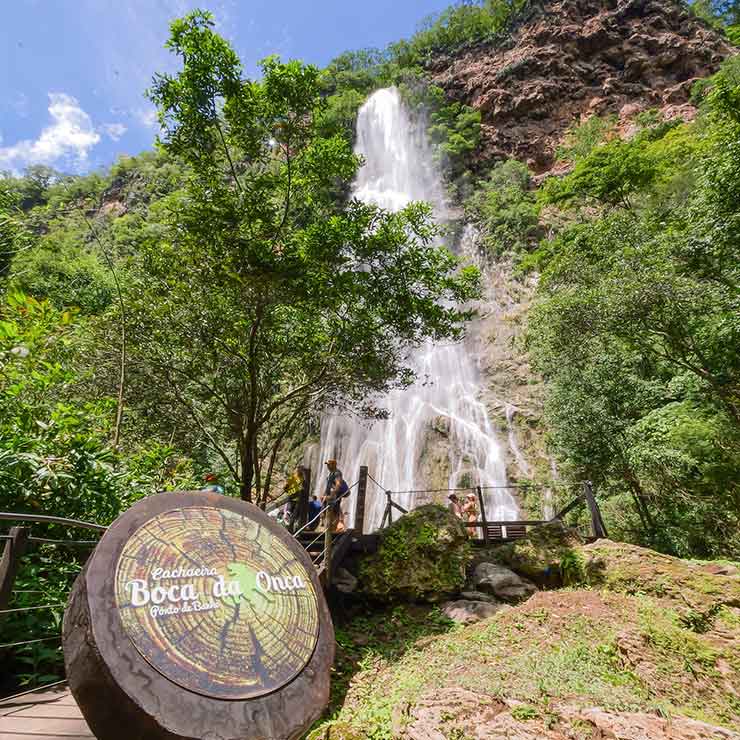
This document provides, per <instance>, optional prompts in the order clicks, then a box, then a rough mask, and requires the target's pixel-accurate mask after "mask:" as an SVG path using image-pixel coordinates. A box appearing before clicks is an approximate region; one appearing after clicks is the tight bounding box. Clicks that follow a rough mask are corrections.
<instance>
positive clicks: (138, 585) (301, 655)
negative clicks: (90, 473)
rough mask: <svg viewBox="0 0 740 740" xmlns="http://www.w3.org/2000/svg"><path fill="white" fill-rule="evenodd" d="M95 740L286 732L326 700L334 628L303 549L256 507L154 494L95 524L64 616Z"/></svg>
mask: <svg viewBox="0 0 740 740" xmlns="http://www.w3.org/2000/svg"><path fill="white" fill-rule="evenodd" d="M63 639H64V654H65V663H66V666H67V677H68V681H69V684H70V688H71V689H72V693H73V694H74V696H75V698H76V699H77V702H78V704H79V705H80V708H81V710H82V713H83V714H84V716H85V719H86V720H87V721H88V724H89V725H90V728H91V729H92V731H93V732H94V733H95V735H96V737H98V738H100V740H109V739H110V740H116V739H118V738H121V739H123V738H126V740H134V739H135V738H147V739H149V738H204V739H205V738H208V740H211V739H212V740H216V739H223V740H225V739H226V738H234V739H236V738H244V739H245V740H246V739H248V738H249V739H251V738H255V739H256V738H274V739H275V740H279V739H282V738H285V739H286V740H287V739H289V738H297V737H300V736H301V734H302V733H303V732H304V731H305V730H306V729H307V728H308V727H309V726H310V725H311V724H312V722H313V721H314V720H315V719H316V718H317V717H318V716H319V715H320V714H321V712H322V711H323V708H324V707H325V706H326V703H327V702H328V698H329V670H330V668H331V665H332V662H333V658H334V632H333V628H332V624H331V618H330V615H329V612H328V609H327V606H326V603H325V600H324V596H323V592H322V591H321V587H320V585H319V581H318V578H317V576H316V573H315V569H314V567H313V565H312V563H311V561H310V559H309V557H308V555H307V554H306V552H305V551H304V550H303V548H302V547H301V546H300V545H299V544H298V543H297V542H296V541H295V540H294V539H293V538H292V537H291V536H290V535H289V534H288V533H287V532H286V531H285V529H284V528H283V527H281V526H280V525H279V524H277V523H275V522H274V521H273V520H272V519H271V518H270V517H268V516H267V515H265V514H264V512H262V511H261V510H259V509H257V507H255V506H252V505H251V504H247V503H244V502H242V501H239V500H236V499H232V498H229V497H226V496H222V495H219V494H217V493H211V492H186V493H162V494H158V495H156V496H151V497H149V498H147V499H144V500H142V501H140V502H138V503H137V504H136V505H135V506H133V507H132V508H131V509H130V510H129V511H127V512H126V513H125V514H123V515H122V516H121V517H120V518H119V519H118V520H116V521H115V522H114V523H113V525H112V526H111V527H110V528H109V529H108V531H107V532H106V533H105V535H104V536H103V538H102V539H101V541H100V544H99V545H98V547H97V548H96V550H95V553H94V554H93V556H92V557H91V558H90V560H89V562H88V564H87V565H86V567H85V569H84V570H83V572H82V573H81V575H80V577H79V578H78V579H77V581H76V583H75V586H74V588H73V590H72V594H71V596H70V601H69V604H68V607H67V611H66V613H65V618H64V630H63Z"/></svg>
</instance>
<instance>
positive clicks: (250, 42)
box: [0, 0, 450, 172]
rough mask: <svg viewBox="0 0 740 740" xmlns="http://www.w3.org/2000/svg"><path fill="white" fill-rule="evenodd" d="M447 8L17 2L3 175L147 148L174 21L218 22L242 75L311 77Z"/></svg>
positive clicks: (3, 84)
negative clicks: (295, 72) (284, 71)
mask: <svg viewBox="0 0 740 740" xmlns="http://www.w3.org/2000/svg"><path fill="white" fill-rule="evenodd" d="M449 4H450V0H372V2H363V1H359V0H203V2H190V0H13V2H9V3H8V4H7V5H8V7H6V8H4V11H3V23H2V25H0V170H11V171H14V172H19V171H21V170H23V168H24V167H26V166H28V165H29V164H35V163H40V164H48V165H50V166H53V167H56V168H58V169H60V170H62V171H65V172H85V171H89V170H91V169H95V168H99V167H102V166H105V165H107V164H110V163H111V162H113V161H114V160H115V159H116V157H117V156H118V155H119V154H136V153H137V152H140V151H142V150H143V149H147V148H149V147H150V146H151V145H152V142H153V140H154V136H155V134H156V126H155V121H154V118H153V109H152V107H151V105H150V104H149V103H148V101H147V100H146V99H145V98H144V95H143V92H144V90H145V89H146V88H147V87H148V85H149V82H150V80H151V76H152V74H153V73H154V72H162V71H172V70H173V69H174V66H173V65H174V59H173V58H172V56H171V55H170V54H169V52H167V51H166V50H165V49H164V48H163V45H164V42H165V40H166V38H167V34H168V24H169V21H170V20H171V19H172V18H174V17H176V16H178V15H182V14H184V13H186V12H187V11H188V10H190V9H192V8H193V7H201V8H206V9H208V10H210V11H212V12H213V13H214V15H215V16H216V20H217V22H218V30H219V32H220V33H221V34H222V35H224V36H225V37H226V38H228V39H229V41H230V42H231V43H232V44H233V45H234V47H235V48H236V50H237V52H238V53H239V55H240V56H241V58H242V61H243V62H244V64H245V66H246V69H247V72H248V74H254V73H255V71H256V69H257V62H258V60H260V59H262V58H263V57H265V56H267V55H268V54H273V53H276V54H279V55H280V56H282V57H283V58H284V59H288V58H297V59H303V60H305V61H307V62H311V63H314V64H318V65H324V64H326V63H327V62H328V61H329V60H330V59H331V58H332V57H334V56H336V55H337V54H339V53H341V52H342V51H345V50H347V49H358V48H363V47H368V46H381V47H382V46H385V45H386V44H387V43H388V42H390V41H395V40H397V39H399V38H402V37H407V36H409V35H410V34H411V33H413V31H414V30H415V28H416V26H417V24H418V23H419V21H420V20H422V18H424V17H425V16H426V15H428V14H430V13H434V12H438V11H440V10H442V9H443V8H445V7H446V6H447V5H449Z"/></svg>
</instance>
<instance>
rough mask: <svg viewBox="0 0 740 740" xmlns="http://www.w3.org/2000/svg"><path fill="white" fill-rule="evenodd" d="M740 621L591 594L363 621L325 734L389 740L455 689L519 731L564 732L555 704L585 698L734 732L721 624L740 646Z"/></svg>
mask: <svg viewBox="0 0 740 740" xmlns="http://www.w3.org/2000/svg"><path fill="white" fill-rule="evenodd" d="M553 597H554V598H553ZM737 621H738V616H737V612H736V610H731V609H725V610H723V611H721V612H718V613H717V615H716V616H715V617H714V618H713V623H712V624H711V625H704V627H705V632H703V633H702V632H697V631H694V630H693V629H691V628H690V626H687V625H686V624H685V622H682V615H681V614H680V613H679V612H678V611H676V610H673V609H671V608H670V607H667V606H665V605H664V604H663V603H662V602H660V601H659V600H657V599H655V598H654V597H650V596H645V595H638V596H634V595H626V594H614V593H606V592H604V593H598V592H594V591H584V590H580V591H578V590H562V591H558V592H552V593H550V594H539V595H538V596H536V597H535V598H534V599H533V600H532V601H531V602H529V603H528V604H525V605H522V606H520V607H517V608H514V609H510V610H506V611H502V612H499V613H498V614H497V615H495V616H494V617H492V618H491V619H489V620H487V621H485V622H481V623H478V624H475V625H471V626H469V627H465V628H462V627H452V626H451V625H450V624H449V623H448V622H447V621H446V620H444V618H442V617H441V615H440V613H439V612H438V611H437V610H435V609H428V610H426V611H423V610H422V611H419V610H418V609H416V610H414V608H408V607H398V608H396V609H392V610H387V611H385V612H383V613H381V614H380V615H373V616H367V615H356V616H353V617H350V618H349V619H348V621H347V623H346V624H344V625H343V626H341V627H340V628H339V629H338V631H337V632H338V639H339V641H340V658H339V661H338V665H337V676H336V679H335V685H336V680H337V679H338V681H339V683H338V685H337V688H336V690H335V693H334V695H333V696H332V705H331V708H330V713H329V717H328V720H325V721H324V722H323V723H322V725H321V726H320V729H321V728H323V729H324V730H325V729H326V728H327V727H329V726H330V723H331V721H339V722H342V723H346V726H349V727H351V728H354V730H355V731H356V732H357V733H358V736H359V737H366V738H370V740H389V739H390V738H392V737H393V736H394V734H395V733H397V731H398V728H399V727H401V726H402V725H403V723H404V721H405V718H407V717H408V712H407V711H406V710H407V708H409V707H413V706H414V705H415V703H416V702H417V701H418V700H419V698H420V697H421V696H422V695H424V694H426V693H428V692H430V691H438V690H439V689H445V688H456V689H467V690H469V691H473V692H476V693H477V694H478V695H480V694H484V695H487V696H490V697H491V698H492V699H493V698H498V699H501V700H508V701H509V703H510V705H511V702H514V704H513V708H512V709H511V714H512V716H513V717H514V718H515V719H517V720H519V721H529V720H538V721H544V722H545V723H546V724H547V723H549V722H555V721H556V720H557V717H556V715H554V714H553V711H554V710H553V709H552V707H553V706H554V704H555V703H557V702H558V701H571V700H573V699H574V697H575V698H576V699H577V701H578V702H579V703H583V704H585V705H587V706H599V707H602V708H604V709H606V710H614V711H649V712H655V711H662V712H664V713H667V714H673V713H678V714H683V715H685V716H690V717H694V718H697V719H703V720H705V721H709V722H713V723H715V724H723V725H727V726H731V727H732V726H733V725H736V724H737V723H738V721H739V717H740V707H738V706H737V698H736V697H733V695H732V692H731V691H730V690H728V689H727V685H726V683H725V684H723V678H722V676H721V674H720V672H719V671H718V669H717V665H718V661H720V660H725V661H726V662H727V665H732V666H733V668H736V669H738V670H740V666H737V665H736V663H737V661H738V660H740V659H739V658H738V657H737V654H736V655H735V656H734V657H733V656H732V655H731V654H730V652H729V651H728V650H727V649H724V648H721V647H718V646H717V644H716V643H717V639H716V634H715V633H714V632H713V629H714V627H713V624H715V623H716V624H717V625H720V626H721V627H722V628H723V629H727V630H733V629H734V630H735V635H736V637H740V635H738V634H737ZM625 631H626V632H625ZM626 633H628V634H630V635H634V636H635V639H634V640H632V641H631V642H630V643H629V644H630V646H632V648H634V646H635V645H637V646H639V650H640V655H639V665H637V666H635V665H633V662H632V661H631V660H630V657H633V656H630V655H628V656H627V657H625V654H624V651H623V649H622V647H623V645H622V642H621V641H622V640H623V639H624V635H625V634H626ZM358 637H359V638H360V644H359V645H358V644H357V642H356V640H357V638H358ZM635 649H636V648H635ZM736 652H737V651H736ZM645 666H649V667H650V670H649V671H648V673H645V672H644V670H643V669H644V668H645ZM394 728H395V729H394ZM448 729H449V732H447V729H445V732H446V733H447V736H448V737H450V738H451V737H455V738H460V739H461V738H464V733H463V731H462V730H461V729H460V727H459V717H458V725H457V726H456V727H452V726H450V727H449V728H448ZM573 730H574V732H576V735H574V736H578V730H577V728H573ZM454 733H458V734H457V735H455V734H454ZM460 733H462V734H460ZM312 737H323V735H321V734H318V735H314V736H312ZM336 737H343V738H344V737H349V735H336Z"/></svg>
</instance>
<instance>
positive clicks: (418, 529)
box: [359, 505, 470, 603]
mask: <svg viewBox="0 0 740 740" xmlns="http://www.w3.org/2000/svg"><path fill="white" fill-rule="evenodd" d="M469 559H470V542H469V540H468V535H467V532H466V530H465V527H464V525H463V523H462V522H461V521H460V519H458V518H457V517H455V516H453V515H452V514H450V512H449V511H447V509H446V508H444V507H441V506H436V505H428V506H421V507H419V508H418V509H414V510H413V511H411V512H409V513H408V514H405V515H404V516H402V517H401V518H400V519H398V520H397V521H395V522H393V524H391V526H390V527H388V528H387V529H384V530H382V531H381V532H380V535H379V541H378V550H377V552H375V553H373V554H371V555H368V556H366V557H364V558H363V559H362V561H361V563H360V570H359V574H360V586H359V590H360V591H362V592H363V593H365V594H366V595H368V596H371V597H372V598H374V599H377V600H379V601H386V602H394V601H412V602H413V601H423V602H428V603H439V602H443V601H447V600H448V599H450V598H451V597H452V596H454V595H455V594H458V593H459V592H460V590H461V588H462V587H463V585H464V584H465V570H466V567H467V564H468V561H469Z"/></svg>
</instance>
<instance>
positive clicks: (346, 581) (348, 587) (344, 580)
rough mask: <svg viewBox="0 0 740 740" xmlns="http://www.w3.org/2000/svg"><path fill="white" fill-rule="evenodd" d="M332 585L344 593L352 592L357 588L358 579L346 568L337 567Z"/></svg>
mask: <svg viewBox="0 0 740 740" xmlns="http://www.w3.org/2000/svg"><path fill="white" fill-rule="evenodd" d="M332 585H333V586H334V588H336V589H337V591H340V592H341V593H343V594H351V593H352V592H353V591H355V589H356V588H357V579H356V578H355V577H354V576H353V575H352V574H351V573H350V572H349V571H348V570H347V569H346V568H337V572H336V573H335V574H334V576H333V578H332Z"/></svg>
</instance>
